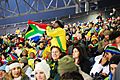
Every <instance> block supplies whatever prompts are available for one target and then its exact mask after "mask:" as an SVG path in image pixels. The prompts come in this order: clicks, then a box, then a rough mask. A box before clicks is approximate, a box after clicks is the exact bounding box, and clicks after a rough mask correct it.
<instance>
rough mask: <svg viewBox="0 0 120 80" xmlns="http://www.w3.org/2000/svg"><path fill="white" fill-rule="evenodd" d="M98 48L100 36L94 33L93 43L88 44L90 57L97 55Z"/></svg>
mask: <svg viewBox="0 0 120 80" xmlns="http://www.w3.org/2000/svg"><path fill="white" fill-rule="evenodd" d="M97 48H98V37H97V36H95V35H93V36H92V38H91V43H90V44H89V45H88V49H89V54H90V57H95V56H96V54H95V52H96V51H97Z"/></svg>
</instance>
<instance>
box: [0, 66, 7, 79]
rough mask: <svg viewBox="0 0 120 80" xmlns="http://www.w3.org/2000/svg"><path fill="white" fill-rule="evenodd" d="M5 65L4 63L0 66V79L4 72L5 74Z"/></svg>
mask: <svg viewBox="0 0 120 80" xmlns="http://www.w3.org/2000/svg"><path fill="white" fill-rule="evenodd" d="M5 67H6V65H2V66H0V80H2V79H3V77H4V76H5V74H6V71H5Z"/></svg>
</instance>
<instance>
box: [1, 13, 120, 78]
mask: <svg viewBox="0 0 120 80" xmlns="http://www.w3.org/2000/svg"><path fill="white" fill-rule="evenodd" d="M110 15H111V17H109V18H107V19H103V18H102V15H99V16H98V17H97V18H95V19H97V23H94V22H92V21H91V22H89V23H82V24H81V23H73V24H70V23H69V24H65V25H63V22H62V21H60V20H57V21H53V22H52V23H50V24H49V26H48V27H47V28H46V33H45V34H43V36H42V37H41V38H40V40H39V41H38V42H34V41H31V40H29V39H25V31H24V32H22V31H20V29H19V28H18V29H17V30H16V32H15V34H10V33H8V34H5V35H2V36H0V80H119V78H118V77H119V75H118V74H119V73H120V72H118V71H120V69H119V68H117V66H118V64H119V62H120V16H115V15H114V13H111V14H110ZM116 68H117V71H116Z"/></svg>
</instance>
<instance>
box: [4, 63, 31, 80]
mask: <svg viewBox="0 0 120 80" xmlns="http://www.w3.org/2000/svg"><path fill="white" fill-rule="evenodd" d="M9 63H10V64H9ZM9 63H8V64H9V66H8V74H7V75H6V76H5V77H4V79H5V80H29V77H28V76H27V75H26V74H25V73H24V72H23V71H22V68H21V65H20V63H18V61H12V62H9Z"/></svg>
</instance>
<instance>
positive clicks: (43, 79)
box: [34, 60, 50, 80]
mask: <svg viewBox="0 0 120 80" xmlns="http://www.w3.org/2000/svg"><path fill="white" fill-rule="evenodd" d="M34 72H35V80H48V79H49V78H50V66H49V64H47V62H46V61H45V60H42V61H41V62H38V63H37V64H35V69H34Z"/></svg>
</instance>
